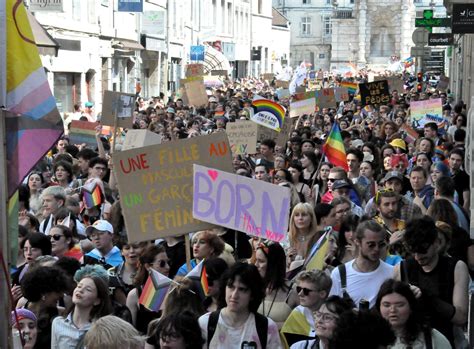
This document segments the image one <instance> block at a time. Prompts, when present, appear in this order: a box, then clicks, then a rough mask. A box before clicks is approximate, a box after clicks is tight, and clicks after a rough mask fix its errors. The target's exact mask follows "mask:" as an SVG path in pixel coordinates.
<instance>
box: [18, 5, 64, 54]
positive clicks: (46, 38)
mask: <svg viewBox="0 0 474 349" xmlns="http://www.w3.org/2000/svg"><path fill="white" fill-rule="evenodd" d="M26 14H27V16H28V21H29V22H30V26H31V31H32V32H33V36H34V38H35V42H36V46H38V50H39V53H40V54H42V55H50V56H56V57H57V56H58V50H59V47H60V45H59V43H58V42H57V41H56V40H54V38H53V37H52V36H51V35H50V34H49V33H48V31H47V30H46V29H44V27H43V26H42V25H41V24H40V23H39V22H38V21H37V20H36V18H35V16H33V14H32V13H31V12H30V11H26Z"/></svg>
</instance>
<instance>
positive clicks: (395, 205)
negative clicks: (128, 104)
mask: <svg viewBox="0 0 474 349" xmlns="http://www.w3.org/2000/svg"><path fill="white" fill-rule="evenodd" d="M365 79H366V76H358V78H357V79H356V80H355V82H364V81H365ZM340 83H341V78H340V77H337V78H336V77H334V78H332V77H330V78H328V79H326V81H324V84H325V86H326V87H333V86H334V87H335V86H339V84H340ZM208 91H209V102H208V104H207V105H205V106H200V107H195V106H189V105H185V104H184V103H183V100H181V99H179V98H175V97H174V98H170V99H169V100H168V101H167V102H166V103H165V102H164V100H163V98H162V97H161V96H160V97H154V98H150V99H148V100H147V99H144V98H141V97H138V98H137V103H136V111H135V123H134V127H135V128H138V129H148V130H150V131H152V132H155V133H158V134H160V135H161V136H162V140H163V141H164V142H166V141H176V142H179V139H183V138H191V137H199V136H202V135H206V134H209V133H213V132H225V129H226V124H227V123H229V122H239V120H241V119H248V118H249V116H250V114H251V113H250V109H251V108H252V98H253V97H254V96H255V95H260V96H262V97H265V98H268V99H272V100H275V101H278V103H280V104H281V105H283V106H285V107H286V108H287V109H289V103H290V100H289V99H288V98H285V99H278V97H277V96H278V93H277V92H278V90H277V89H276V87H275V81H271V82H269V81H264V80H258V79H242V80H239V81H236V82H228V83H226V84H225V86H223V87H221V88H214V89H209V90H208ZM436 98H441V100H442V109H443V116H444V117H445V119H446V125H445V126H444V128H443V127H438V125H437V124H436V123H433V122H427V123H425V124H424V127H423V128H422V129H418V130H415V131H416V132H417V136H414V135H413V133H409V134H407V131H406V130H407V127H411V122H410V102H412V101H418V100H427V99H436ZM86 107H87V110H86V111H85V114H87V116H86V117H85V119H87V120H89V121H95V120H96V119H97V116H96V115H95V113H94V110H93V105H92V104H91V103H89V104H88V105H87V106H86ZM465 108H466V107H465V105H464V104H463V103H462V102H459V103H456V104H454V102H453V98H452V96H451V95H449V94H448V93H446V92H443V91H438V90H436V89H434V88H433V89H431V88H427V89H426V91H423V92H421V93H418V92H413V91H407V90H406V91H396V90H394V91H391V99H390V101H389V102H388V103H387V104H386V105H377V106H363V105H361V102H360V99H358V98H357V97H356V96H351V98H350V100H349V101H345V102H341V103H338V105H334V108H317V110H316V111H315V112H314V113H311V114H308V115H300V116H299V117H298V118H297V119H295V121H296V123H294V126H293V127H292V129H291V132H290V133H289V134H288V135H287V136H288V137H287V142H286V143H285V144H277V143H276V142H275V140H274V139H262V140H260V142H259V145H258V153H257V154H244V155H234V156H233V167H234V171H235V173H236V174H238V175H242V176H246V177H250V178H254V180H261V181H266V182H270V183H273V184H274V185H280V186H285V187H288V188H290V191H291V212H289V230H288V235H287V238H286V239H284V240H283V241H281V242H279V243H278V242H273V241H269V240H265V239H262V238H259V237H255V236H247V235H246V234H244V233H242V232H239V231H233V230H229V229H226V228H224V227H216V228H214V229H211V230H204V231H197V232H189V234H190V241H191V251H189V253H190V254H191V256H192V259H191V260H187V259H186V254H187V253H186V252H187V251H186V244H185V239H184V237H183V236H171V237H165V238H161V239H157V240H153V241H141V242H135V241H133V242H131V241H128V239H127V231H126V226H125V223H124V217H123V214H122V210H121V206H120V200H119V198H120V197H119V194H120V193H119V190H118V187H117V181H116V178H115V176H114V167H113V166H114V164H113V161H112V158H111V156H110V154H111V152H112V151H120V143H121V138H122V137H123V135H124V134H125V133H126V130H124V131H123V133H122V134H119V135H117V137H118V139H116V140H115V141H116V142H114V143H116V149H115V150H113V149H112V140H111V139H109V138H107V137H104V136H102V133H101V130H100V127H99V128H97V132H96V140H97V147H95V148H93V147H87V146H85V145H83V144H70V142H69V139H68V137H67V135H66V136H64V137H62V138H61V139H60V140H59V141H58V142H57V144H56V145H55V146H54V148H53V149H52V151H51V152H50V153H49V154H48V155H47V156H46V157H45V158H44V159H43V160H42V161H41V162H40V163H39V164H37V165H36V167H35V169H34V170H33V171H32V172H31V173H30V174H29V175H28V177H27V178H26V180H25V182H24V184H23V185H22V186H21V188H20V189H19V195H20V199H19V200H20V212H19V235H18V255H17V258H16V264H14V265H12V270H11V293H12V298H13V300H14V308H15V309H14V310H12V315H11V317H12V318H11V321H12V322H11V323H12V337H13V342H14V343H15V345H16V347H17V348H20V347H23V348H37V349H42V348H59V349H63V348H71V349H74V348H88V349H91V348H101V349H103V348H117V349H118V348H130V349H135V348H136V349H138V348H147V349H151V348H163V349H164V348H268V349H273V348H324V349H328V348H330V349H333V348H334V349H340V348H369V349H370V348H397V349H398V348H413V349H415V348H439V349H441V348H468V343H467V340H466V336H465V330H466V325H467V319H468V309H469V306H468V295H469V283H470V275H471V274H472V272H473V271H474V248H473V247H472V244H471V239H470V236H469V222H470V217H469V204H470V187H469V175H468V174H467V173H466V171H465V170H464V165H463V162H464V155H465V151H466V149H465V139H466V121H467V119H466V109H465ZM76 109H77V110H75V113H77V116H78V117H79V118H80V117H81V115H82V114H81V112H80V107H79V108H76ZM85 114H84V115H85ZM84 115H82V116H84ZM287 117H289V116H287ZM85 119H84V120H85ZM98 119H100V116H99V118H98ZM335 123H337V124H338V125H339V128H340V130H341V131H340V135H341V139H342V141H343V145H344V148H345V154H346V161H347V163H346V164H344V166H334V164H332V163H330V162H328V161H327V159H326V158H325V154H323V151H322V146H323V144H324V143H325V142H326V140H327V139H328V138H329V133H330V131H331V130H332V129H333V125H334V124H335ZM169 235H172V234H169ZM200 263H202V264H203V266H204V267H203V270H205V273H206V278H207V283H208V292H207V294H205V295H203V294H202V293H201V292H199V290H198V288H199V285H197V284H196V282H195V281H193V280H191V279H190V278H188V277H187V274H188V273H189V272H190V271H191V270H192V269H193V268H195V267H196V266H197V265H199V264H200ZM152 270H153V271H156V272H158V273H160V274H162V275H164V276H166V277H168V278H170V279H173V280H174V281H173V285H172V287H171V288H170V290H169V291H168V293H167V295H166V298H165V299H164V302H163V305H162V306H161V308H160V310H159V311H152V310H150V309H148V308H147V307H146V306H145V305H144V304H143V303H142V302H141V301H140V299H141V295H142V293H143V292H145V291H144V290H145V287H146V282H147V280H148V276H149V275H150V273H151V272H152Z"/></svg>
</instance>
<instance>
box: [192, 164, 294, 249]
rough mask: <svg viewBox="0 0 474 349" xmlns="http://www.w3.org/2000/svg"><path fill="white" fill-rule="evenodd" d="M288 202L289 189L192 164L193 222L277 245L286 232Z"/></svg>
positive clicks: (288, 210) (288, 212) (288, 211)
mask: <svg viewBox="0 0 474 349" xmlns="http://www.w3.org/2000/svg"><path fill="white" fill-rule="evenodd" d="M290 201H291V200H290V189H289V188H286V187H282V186H279V185H275V184H270V183H266V182H263V181H259V180H256V179H251V178H247V177H243V176H239V175H235V174H232V173H226V172H223V171H221V170H217V169H215V168H211V167H205V166H200V165H194V191H193V217H194V218H196V219H199V220H202V221H205V222H209V223H212V224H217V225H221V226H224V227H227V228H230V229H234V230H238V231H242V232H244V233H247V234H249V235H253V236H257V237H261V238H264V239H269V240H272V241H278V242H279V241H282V240H283V239H284V238H285V237H286V234H287V231H288V219H289V214H290Z"/></svg>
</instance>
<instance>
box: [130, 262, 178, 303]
mask: <svg viewBox="0 0 474 349" xmlns="http://www.w3.org/2000/svg"><path fill="white" fill-rule="evenodd" d="M172 282H173V281H172V280H171V279H170V278H168V277H166V276H164V275H163V274H160V273H159V272H157V271H156V270H154V269H150V276H148V280H147V281H146V283H145V286H144V287H143V291H142V294H141V295H140V299H139V300H138V302H139V303H140V304H142V305H143V306H144V307H145V308H147V309H149V310H151V311H156V312H158V310H160V308H161V305H162V304H163V301H164V300H165V297H166V295H167V294H168V290H169V289H170V286H171V283H172Z"/></svg>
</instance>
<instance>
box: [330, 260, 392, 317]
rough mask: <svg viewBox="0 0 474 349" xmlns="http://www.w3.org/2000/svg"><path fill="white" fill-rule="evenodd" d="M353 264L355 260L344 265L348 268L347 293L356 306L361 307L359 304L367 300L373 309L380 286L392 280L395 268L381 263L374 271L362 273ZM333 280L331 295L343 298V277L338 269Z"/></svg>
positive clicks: (332, 276)
mask: <svg viewBox="0 0 474 349" xmlns="http://www.w3.org/2000/svg"><path fill="white" fill-rule="evenodd" d="M353 263H354V259H353V260H351V261H349V262H347V263H345V264H344V265H345V266H346V275H347V287H346V291H347V293H349V296H351V298H352V300H353V301H354V303H355V304H356V306H359V302H360V301H361V300H362V299H365V300H367V301H369V303H370V307H371V308H372V307H373V306H374V305H375V300H376V298H377V293H378V292H379V288H380V286H381V285H382V284H383V282H384V281H385V280H387V279H390V278H392V276H393V266H391V265H390V264H387V263H385V262H383V261H380V265H379V266H378V268H377V269H375V270H374V271H371V272H369V273H361V272H358V271H356V270H355V269H354V268H353V267H352V264H353ZM331 279H332V287H331V291H330V292H329V295H330V296H332V295H336V296H340V297H342V286H341V276H340V275H339V269H338V268H334V270H333V271H332V273H331Z"/></svg>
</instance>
